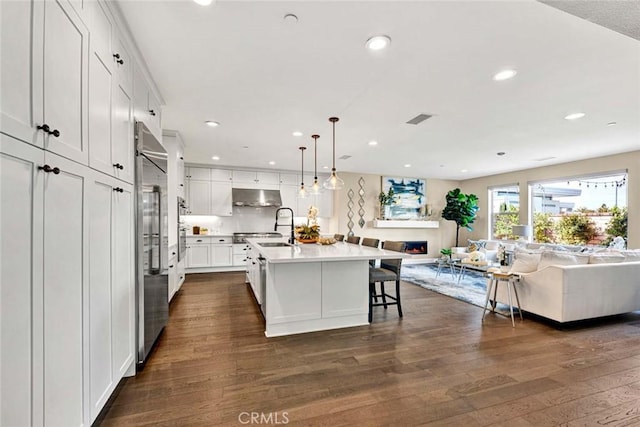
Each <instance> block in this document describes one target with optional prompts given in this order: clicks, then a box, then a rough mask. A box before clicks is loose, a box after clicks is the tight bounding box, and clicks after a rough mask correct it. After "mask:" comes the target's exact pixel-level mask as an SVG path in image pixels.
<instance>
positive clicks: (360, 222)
mask: <svg viewBox="0 0 640 427" xmlns="http://www.w3.org/2000/svg"><path fill="white" fill-rule="evenodd" d="M358 186H359V187H360V188H359V189H358V195H359V196H360V198H359V199H358V206H360V209H358V215H360V220H358V225H359V226H360V228H362V227H364V224H365V221H364V213H365V212H364V178H363V177H360V179H359V180H358Z"/></svg>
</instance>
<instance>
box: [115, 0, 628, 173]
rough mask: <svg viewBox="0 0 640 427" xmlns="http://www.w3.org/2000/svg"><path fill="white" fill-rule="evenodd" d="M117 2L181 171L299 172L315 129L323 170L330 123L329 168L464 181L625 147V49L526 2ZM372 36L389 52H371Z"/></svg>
mask: <svg viewBox="0 0 640 427" xmlns="http://www.w3.org/2000/svg"><path fill="white" fill-rule="evenodd" d="M118 4H119V5H120V9H121V11H122V13H123V15H124V17H125V19H126V20H127V22H128V25H129V27H130V30H131V32H132V34H133V36H134V38H135V40H136V41H137V44H138V47H139V48H140V51H141V52H142V54H143V55H144V59H145V61H146V63H147V65H148V67H149V69H150V71H151V74H152V75H153V77H154V79H155V81H156V83H157V86H158V88H159V90H160V91H161V93H162V96H163V97H164V100H165V102H166V105H165V107H164V109H163V114H164V117H163V127H164V128H166V129H173V130H177V131H179V132H180V133H181V135H182V136H183V139H184V141H185V143H186V153H185V160H186V161H187V162H192V163H208V164H216V165H225V166H235V167H251V168H266V169H269V168H273V169H290V170H299V169H300V152H299V150H298V147H299V146H301V145H306V146H308V147H309V148H310V149H312V148H313V140H312V139H311V137H310V135H311V134H312V133H318V134H320V139H319V140H318V165H319V168H320V167H321V166H322V165H330V164H331V124H330V123H329V121H328V118H329V117H330V116H333V115H336V116H338V117H340V121H339V122H338V123H337V125H336V146H337V157H340V156H343V155H350V156H352V157H351V158H349V159H348V160H339V159H338V160H337V165H336V166H337V169H338V173H340V171H349V172H357V173H372V174H383V175H400V176H420V177H428V178H442V179H467V178H473V177H478V176H486V175H491V174H495V173H500V172H506V171H513V170H519V169H528V168H532V167H539V166H545V165H549V164H556V163H564V162H567V161H571V160H577V159H584V158H591V157H597V156H602V155H606V154H613V153H620V152H627V151H633V150H638V149H640V42H639V41H638V40H635V39H633V38H631V37H628V36H626V35H622V34H620V33H617V32H614V31H612V30H610V29H607V28H604V27H602V26H599V25H597V24H594V23H592V22H589V21H587V20H583V19H581V18H578V17H576V16H573V15H570V14H568V13H565V12H563V11H560V10H557V9H555V8H553V7H550V6H547V5H545V4H542V3H539V2H536V1H532V0H531V1H529V0H525V1H512V2H505V1H477V0H476V1H422V2H419V1H414V2H404V1H386V2H384V1H368V2H366V1H360V2H349V1H322V2H316V1H298V2H291V1H284V2H271V1H255V2H250V1H218V2H217V3H214V4H213V5H211V6H208V7H202V6H199V5H197V4H196V3H194V2H192V1H190V0H182V1H173V2H172V1H127V0H120V1H119V2H118ZM287 13H293V14H295V15H297V16H298V19H299V20H298V23H297V24H293V25H291V24H287V23H285V21H284V20H283V17H284V15H285V14H287ZM377 34H386V35H388V36H390V37H391V39H392V43H391V45H390V48H389V49H387V50H386V51H384V52H382V53H379V54H373V53H371V52H369V51H367V50H366V49H365V47H364V44H365V41H366V40H367V39H368V38H369V37H371V36H373V35H377ZM504 68H514V69H516V70H517V71H518V74H517V76H516V77H515V78H514V79H512V80H508V81H503V82H494V81H493V80H492V76H493V74H494V73H496V72H497V71H500V70H501V69H504ZM579 111H582V112H585V113H586V116H585V117H584V118H582V119H580V120H575V121H568V120H564V119H563V118H564V116H566V115H567V114H569V113H572V112H579ZM420 113H426V114H433V117H432V118H431V119H429V120H427V121H425V122H423V123H422V124H419V125H410V124H406V122H407V121H408V120H410V119H411V118H413V117H414V116H416V115H418V114H420ZM206 120H215V121H218V122H220V123H221V125H220V126H219V127H217V128H210V127H207V126H205V124H204V122H205V121H206ZM609 122H617V125H616V126H607V123H609ZM294 130H300V131H302V132H303V133H304V136H302V137H294V136H292V132H293V131H294ZM370 140H376V141H378V143H379V144H378V146H376V147H370V146H369V145H368V144H367V143H368V142H369V141H370ZM499 151H504V152H506V155H504V156H501V157H499V156H497V155H496V153H497V152H499ZM312 153H313V151H312V150H308V151H307V155H306V156H305V169H306V170H309V169H310V168H313V156H312V155H311V154H312ZM213 155H217V156H220V160H219V161H213V160H211V157H212V156H213ZM541 159H546V160H541ZM269 161H275V162H276V165H275V166H270V165H269V164H268V162H269ZM405 164H411V167H410V168H405V167H404V165H405ZM463 169H464V170H466V172H462V170H463Z"/></svg>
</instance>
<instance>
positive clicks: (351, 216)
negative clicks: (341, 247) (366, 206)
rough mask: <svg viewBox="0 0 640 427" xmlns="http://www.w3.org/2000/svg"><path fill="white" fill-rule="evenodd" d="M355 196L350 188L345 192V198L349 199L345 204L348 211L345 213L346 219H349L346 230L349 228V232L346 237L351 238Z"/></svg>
mask: <svg viewBox="0 0 640 427" xmlns="http://www.w3.org/2000/svg"><path fill="white" fill-rule="evenodd" d="M354 195H355V193H354V192H353V190H352V189H351V188H350V189H349V191H348V192H347V197H348V198H349V201H348V202H347V207H348V208H349V210H348V211H347V217H348V218H349V222H347V228H349V232H348V233H347V236H353V235H354V233H353V226H354V224H353V196H354Z"/></svg>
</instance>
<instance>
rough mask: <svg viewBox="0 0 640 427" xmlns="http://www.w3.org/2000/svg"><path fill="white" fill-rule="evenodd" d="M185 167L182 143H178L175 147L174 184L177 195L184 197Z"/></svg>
mask: <svg viewBox="0 0 640 427" xmlns="http://www.w3.org/2000/svg"><path fill="white" fill-rule="evenodd" d="M184 175H185V167H184V147H183V146H182V144H178V145H177V147H176V181H177V182H176V184H177V192H178V197H182V198H183V199H184V198H185V194H186V191H185V190H186V187H185V179H184Z"/></svg>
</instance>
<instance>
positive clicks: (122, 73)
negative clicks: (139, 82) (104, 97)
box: [111, 32, 133, 97]
mask: <svg viewBox="0 0 640 427" xmlns="http://www.w3.org/2000/svg"><path fill="white" fill-rule="evenodd" d="M111 46H112V51H113V53H112V54H111V57H112V58H113V62H114V64H115V75H116V81H117V83H118V85H119V86H120V88H121V89H122V91H123V92H125V93H126V94H127V95H128V96H129V97H131V95H132V92H133V88H132V86H133V82H132V78H133V67H132V66H131V65H132V64H131V54H130V53H129V50H128V49H127V47H126V46H125V44H124V43H123V41H122V38H121V37H119V34H118V33H117V32H115V33H114V36H113V40H112V44H111Z"/></svg>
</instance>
